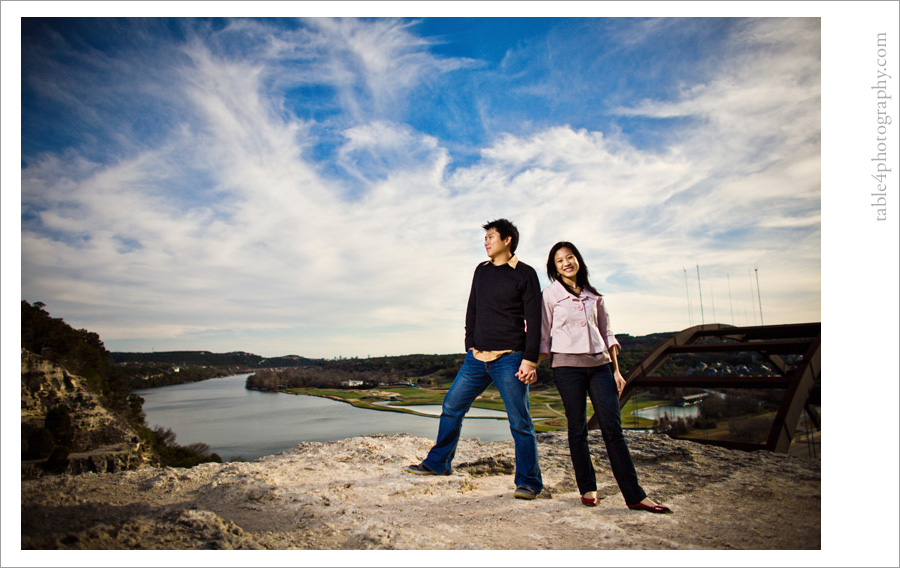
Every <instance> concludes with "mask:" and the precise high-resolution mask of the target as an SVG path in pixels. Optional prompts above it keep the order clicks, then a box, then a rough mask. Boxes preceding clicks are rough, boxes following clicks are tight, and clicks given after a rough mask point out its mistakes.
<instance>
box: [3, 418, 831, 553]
mask: <svg viewBox="0 0 900 568" xmlns="http://www.w3.org/2000/svg"><path fill="white" fill-rule="evenodd" d="M626 436H627V438H628V443H629V446H630V447H631V450H632V455H633V457H634V461H635V465H636V467H637V470H638V475H639V477H640V481H641V484H642V485H643V487H644V489H645V490H646V491H647V492H648V494H650V495H651V496H652V497H653V498H654V499H656V500H657V501H659V502H661V503H664V504H666V505H668V506H670V507H671V508H672V509H673V511H674V514H673V515H653V514H649V513H644V512H638V511H631V510H629V509H627V508H626V507H625V503H624V501H623V499H622V496H621V494H620V493H619V491H618V488H617V487H616V485H615V482H614V480H613V478H612V474H611V473H610V470H609V465H608V462H607V459H606V454H605V451H604V449H603V442H602V439H601V438H600V436H599V433H597V432H592V433H591V444H592V448H595V466H596V468H597V471H598V483H599V494H600V497H601V500H600V504H599V506H597V507H593V508H589V507H584V506H582V505H581V504H580V501H579V498H578V491H577V489H576V487H575V481H574V477H573V473H572V467H571V463H570V461H569V454H568V448H567V443H566V436H565V433H549V434H540V435H539V444H538V446H539V452H540V462H541V467H542V471H543V477H544V482H545V485H546V489H545V491H544V492H543V493H542V494H541V495H540V497H539V498H538V499H536V500H534V501H523V500H516V499H513V497H512V493H513V490H514V485H513V476H512V471H513V467H514V452H513V444H512V442H511V441H501V442H481V441H479V440H477V439H465V440H462V441H461V442H460V445H459V449H458V451H457V456H456V460H455V462H454V463H455V467H456V470H455V471H454V473H453V474H451V475H449V476H416V475H412V474H409V473H406V472H405V470H404V468H405V467H406V466H407V465H408V464H411V463H417V462H419V461H421V459H422V458H423V457H424V455H425V453H426V452H427V451H428V449H429V447H430V446H431V444H432V440H428V439H424V438H418V437H414V436H409V435H402V434H401V435H373V436H365V437H358V438H351V439H347V440H341V441H336V442H328V443H311V442H308V443H302V444H300V445H298V446H297V447H296V448H295V449H293V450H291V451H287V452H282V453H280V454H276V455H274V456H268V457H264V458H261V459H259V460H256V461H254V462H232V463H226V464H215V463H208V464H203V465H200V466H197V467H194V468H191V469H171V468H166V469H159V468H153V467H142V468H139V469H136V470H132V471H121V472H116V473H85V474H82V475H74V476H72V475H58V476H46V477H42V478H40V479H24V480H22V493H21V496H22V517H21V518H22V548H23V549H314V550H334V549H357V550H358V549H513V550H529V549H554V550H578V549H773V550H774V549H780V550H788V549H810V550H814V549H819V548H821V529H820V526H821V490H820V462H819V460H818V459H813V458H806V457H798V456H790V455H782V454H774V453H770V452H765V451H757V452H749V453H747V452H740V451H733V450H725V449H722V448H718V447H714V446H705V445H700V444H695V443H691V442H685V441H679V440H673V439H670V438H668V437H665V436H662V435H658V434H653V433H645V432H627V433H626Z"/></svg>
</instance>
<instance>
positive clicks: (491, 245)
mask: <svg viewBox="0 0 900 568" xmlns="http://www.w3.org/2000/svg"><path fill="white" fill-rule="evenodd" d="M511 242H512V237H506V238H505V239H501V238H500V233H499V232H498V231H497V229H488V232H487V233H485V234H484V250H485V251H486V252H487V255H488V257H489V258H490V259H491V260H494V259H495V258H497V257H501V256H505V255H507V254H512V253H511V252H510V250H509V245H510V243H511Z"/></svg>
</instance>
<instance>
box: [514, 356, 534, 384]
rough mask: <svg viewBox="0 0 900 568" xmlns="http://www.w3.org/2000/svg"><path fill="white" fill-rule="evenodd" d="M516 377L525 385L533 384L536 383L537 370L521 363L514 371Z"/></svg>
mask: <svg viewBox="0 0 900 568" xmlns="http://www.w3.org/2000/svg"><path fill="white" fill-rule="evenodd" d="M516 377H518V378H519V380H520V381H522V382H523V383H525V384H526V385H531V384H534V383H536V382H537V369H535V368H534V367H532V366H531V365H529V364H528V363H525V362H524V361H523V362H522V364H521V365H519V370H518V371H516Z"/></svg>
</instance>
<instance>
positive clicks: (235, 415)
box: [134, 374, 512, 461]
mask: <svg viewBox="0 0 900 568" xmlns="http://www.w3.org/2000/svg"><path fill="white" fill-rule="evenodd" d="M248 376H249V375H247V374H243V375H234V376H231V377H224V378H219V379H209V380H206V381H200V382H196V383H189V384H183V385H172V386H167V387H158V388H152V389H141V390H136V391H134V392H135V394H138V395H140V396H141V397H143V399H144V412H145V413H146V415H147V425H148V426H150V427H151V428H152V427H154V426H162V427H164V428H170V429H171V430H172V431H173V432H175V436H176V440H175V441H176V442H177V443H179V444H181V445H188V444H193V443H197V442H203V443H205V444H208V445H209V449H210V451H211V452H215V453H217V454H219V456H221V457H222V459H223V460H224V461H228V460H232V459H236V458H240V459H246V460H252V459H256V458H258V457H262V456H266V455H271V454H275V453H278V452H281V451H284V450H289V449H291V448H293V447H294V446H296V445H297V444H298V443H300V442H327V441H332V440H341V439H344V438H352V437H354V436H363V435H367V434H376V433H381V434H399V433H408V434H412V435H414V436H421V437H423V438H429V439H432V440H433V439H434V438H435V436H437V430H438V421H439V420H438V417H437V416H417V415H414V414H407V413H403V412H391V411H385V410H370V409H366V408H357V407H355V406H352V405H350V404H347V403H345V402H339V401H336V400H331V399H327V398H322V397H317V396H304V395H292V394H285V393H274V392H262V391H256V390H247V389H245V388H244V384H245V382H246V380H247V377H248ZM411 408H414V407H411ZM478 411H480V409H473V414H474V413H476V412H478ZM499 416H500V418H503V419H502V420H498V419H492V418H475V417H470V418H468V419H466V421H465V422H463V428H462V436H463V437H466V438H481V439H482V440H484V441H496V440H510V439H512V436H511V435H510V433H509V423H508V422H507V421H506V419H505V414H503V413H500V415H499ZM422 457H423V458H424V457H425V456H424V455H423V456H422Z"/></svg>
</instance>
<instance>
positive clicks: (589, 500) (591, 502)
mask: <svg viewBox="0 0 900 568" xmlns="http://www.w3.org/2000/svg"><path fill="white" fill-rule="evenodd" d="M599 502H600V499H597V498H596V497H585V496H582V497H581V504H582V505H584V506H585V507H596V506H597V503H599Z"/></svg>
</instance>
